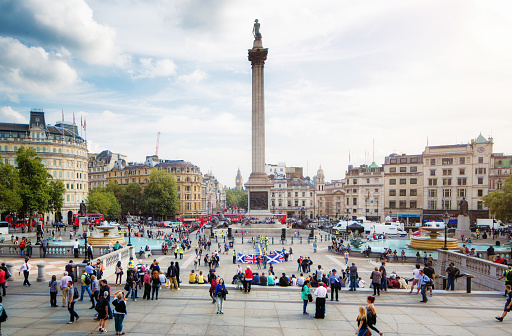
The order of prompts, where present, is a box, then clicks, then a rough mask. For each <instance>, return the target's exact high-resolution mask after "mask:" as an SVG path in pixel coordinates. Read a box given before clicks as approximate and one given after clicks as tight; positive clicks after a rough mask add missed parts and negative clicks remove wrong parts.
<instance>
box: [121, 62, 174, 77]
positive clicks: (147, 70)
mask: <svg viewBox="0 0 512 336" xmlns="http://www.w3.org/2000/svg"><path fill="white" fill-rule="evenodd" d="M133 68H134V69H133V70H130V71H129V72H130V74H131V75H132V77H133V78H135V79H139V78H155V77H170V76H173V75H174V74H176V64H174V62H173V61H172V60H170V59H159V60H156V61H155V60H153V59H152V58H141V59H139V64H138V65H135V66H133Z"/></svg>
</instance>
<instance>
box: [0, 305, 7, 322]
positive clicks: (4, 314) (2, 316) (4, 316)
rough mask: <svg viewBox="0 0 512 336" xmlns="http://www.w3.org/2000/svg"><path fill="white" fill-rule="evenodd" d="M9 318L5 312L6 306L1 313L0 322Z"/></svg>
mask: <svg viewBox="0 0 512 336" xmlns="http://www.w3.org/2000/svg"><path fill="white" fill-rule="evenodd" d="M6 320H7V313H6V312H5V308H4V309H3V310H2V315H0V323H2V322H5V321H6Z"/></svg>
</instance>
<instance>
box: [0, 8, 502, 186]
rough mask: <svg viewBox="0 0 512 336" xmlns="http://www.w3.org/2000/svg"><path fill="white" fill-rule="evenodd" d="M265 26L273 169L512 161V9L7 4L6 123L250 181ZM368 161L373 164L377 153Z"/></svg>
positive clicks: (3, 43)
mask: <svg viewBox="0 0 512 336" xmlns="http://www.w3.org/2000/svg"><path fill="white" fill-rule="evenodd" d="M255 18H258V19H259V20H260V22H261V33H262V35H263V44H264V46H265V47H266V48H269V56H268V60H267V62H266V65H265V85H266V87H265V89H266V92H265V99H266V127H267V128H266V132H267V136H266V140H267V150H266V161H267V162H269V163H278V162H286V163H287V164H288V165H290V166H303V167H304V168H305V171H306V172H307V173H309V175H311V176H313V175H315V173H316V170H317V169H318V167H319V165H322V168H323V169H324V171H325V174H326V179H327V180H331V179H340V178H343V177H344V172H345V171H346V168H347V165H348V164H349V153H350V158H351V163H352V164H354V165H359V164H363V163H370V162H371V161H372V155H373V154H372V142H373V140H375V161H376V162H377V163H379V164H381V163H382V161H383V159H384V156H386V155H389V154H390V153H393V152H396V153H408V154H417V153H421V152H422V151H423V149H424V146H425V144H426V143H427V137H428V141H429V144H430V145H441V144H453V143H466V142H468V141H469V140H470V139H472V138H475V137H476V136H478V134H479V133H480V132H481V133H482V134H483V135H484V136H486V137H487V136H490V135H491V134H492V136H493V137H494V141H495V147H494V148H495V151H496V152H505V153H510V152H512V132H511V131H510V130H511V128H512V127H511V126H512V125H511V120H512V118H511V117H510V115H511V111H512V94H511V93H510V90H511V88H512V43H511V41H512V2H510V1H508V0H504V1H494V0H483V1H467V0H460V1H449V0H442V1H432V0H429V1H410V0H403V1H391V0H387V1H377V0H373V1H364V0H363V1H338V0H336V1H334V0H328V1H315V2H313V1H310V0H304V1H302V0H293V1H291V0H287V1H275V0H273V1H266V0H262V1H240V0H232V1H213V0H212V1H207V0H202V1H201V0H167V1H166V0H140V1H138V0H110V1H103V0H66V1H61V0H24V1H17V0H0V121H2V122H27V119H28V115H29V111H30V108H33V107H34V108H42V109H44V111H45V112H46V121H47V123H52V124H54V123H55V122H57V121H59V120H60V119H61V111H62V110H64V113H65V120H67V121H71V120H72V119H73V113H74V114H75V118H76V121H77V123H78V124H79V123H80V118H81V117H83V118H85V119H86V120H87V140H88V143H89V151H91V152H99V151H101V150H103V149H110V150H111V151H113V152H118V153H122V154H125V155H127V156H128V159H129V160H130V161H139V162H140V161H143V160H144V158H145V156H146V155H151V154H154V152H155V146H156V139H157V132H161V137H160V149H159V156H160V157H161V158H166V159H184V160H187V161H190V162H192V163H194V164H196V165H199V166H200V167H201V170H202V172H208V171H210V170H211V171H212V172H213V173H214V174H215V175H216V176H217V177H218V178H219V180H220V182H221V183H223V184H226V185H228V186H234V184H235V174H236V170H237V168H238V167H240V169H241V171H242V175H243V177H244V179H245V180H246V179H247V177H248V175H249V174H250V170H251V152H250V150H251V72H250V71H251V68H250V63H249V62H248V60H247V49H249V48H251V47H252V40H253V37H252V33H251V31H252V25H253V21H254V19H255ZM365 153H368V154H365Z"/></svg>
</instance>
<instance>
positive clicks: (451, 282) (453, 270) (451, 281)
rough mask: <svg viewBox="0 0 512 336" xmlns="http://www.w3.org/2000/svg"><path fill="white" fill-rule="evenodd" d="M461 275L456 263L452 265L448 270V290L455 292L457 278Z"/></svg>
mask: <svg viewBox="0 0 512 336" xmlns="http://www.w3.org/2000/svg"><path fill="white" fill-rule="evenodd" d="M459 273H460V271H459V269H458V268H457V267H455V264H454V263H450V266H448V268H447V269H446V274H447V275H448V277H447V284H446V290H450V288H451V289H452V290H455V277H456V276H457V275H458V274H459Z"/></svg>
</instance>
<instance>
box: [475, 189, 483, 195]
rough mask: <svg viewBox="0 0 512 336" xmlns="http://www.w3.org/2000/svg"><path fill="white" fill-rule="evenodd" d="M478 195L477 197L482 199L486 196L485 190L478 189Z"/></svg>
mask: <svg viewBox="0 0 512 336" xmlns="http://www.w3.org/2000/svg"><path fill="white" fill-rule="evenodd" d="M476 195H477V196H478V197H482V196H484V190H483V189H478V190H477V192H476Z"/></svg>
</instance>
